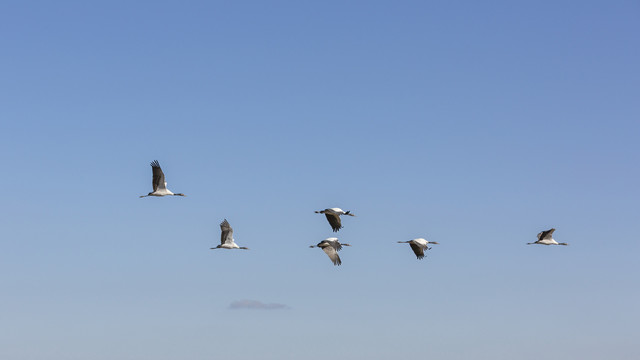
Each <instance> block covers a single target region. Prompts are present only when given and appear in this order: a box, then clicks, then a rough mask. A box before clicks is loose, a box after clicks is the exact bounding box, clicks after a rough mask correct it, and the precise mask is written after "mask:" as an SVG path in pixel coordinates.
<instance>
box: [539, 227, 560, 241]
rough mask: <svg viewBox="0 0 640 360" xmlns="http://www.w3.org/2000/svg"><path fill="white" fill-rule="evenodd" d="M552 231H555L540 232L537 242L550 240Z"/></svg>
mask: <svg viewBox="0 0 640 360" xmlns="http://www.w3.org/2000/svg"><path fill="white" fill-rule="evenodd" d="M554 231H556V229H549V230H547V231H541V232H540V233H539V234H538V240H550V239H551V238H552V234H553V232H554Z"/></svg>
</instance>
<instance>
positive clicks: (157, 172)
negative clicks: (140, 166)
mask: <svg viewBox="0 0 640 360" xmlns="http://www.w3.org/2000/svg"><path fill="white" fill-rule="evenodd" d="M151 170H152V171H153V180H152V181H151V185H153V192H156V191H157V190H158V188H160V189H165V188H166V186H165V182H164V173H163V172H162V169H161V168H160V163H159V162H158V160H153V161H152V162H151Z"/></svg>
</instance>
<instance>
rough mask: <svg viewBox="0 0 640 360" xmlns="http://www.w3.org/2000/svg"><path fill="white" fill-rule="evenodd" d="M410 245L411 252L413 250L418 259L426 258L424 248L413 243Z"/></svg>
mask: <svg viewBox="0 0 640 360" xmlns="http://www.w3.org/2000/svg"><path fill="white" fill-rule="evenodd" d="M409 245H411V250H413V253H414V254H416V257H417V258H418V259H422V258H424V248H423V247H422V246H420V245H418V244H415V243H412V242H411V243H409Z"/></svg>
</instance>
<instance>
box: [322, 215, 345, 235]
mask: <svg viewBox="0 0 640 360" xmlns="http://www.w3.org/2000/svg"><path fill="white" fill-rule="evenodd" d="M324 216H326V217H327V220H328V221H329V225H331V229H333V232H337V231H338V230H340V229H341V228H342V223H341V222H340V216H339V215H334V214H324Z"/></svg>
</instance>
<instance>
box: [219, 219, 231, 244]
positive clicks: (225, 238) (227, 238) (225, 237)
mask: <svg viewBox="0 0 640 360" xmlns="http://www.w3.org/2000/svg"><path fill="white" fill-rule="evenodd" d="M220 230H222V233H221V234H220V245H224V244H225V243H226V242H229V243H230V242H233V228H231V225H229V222H228V221H227V219H224V221H223V222H221V223H220Z"/></svg>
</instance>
